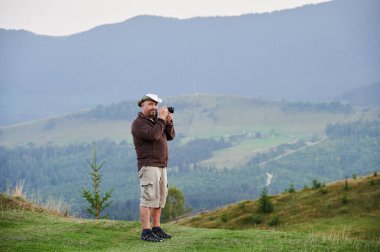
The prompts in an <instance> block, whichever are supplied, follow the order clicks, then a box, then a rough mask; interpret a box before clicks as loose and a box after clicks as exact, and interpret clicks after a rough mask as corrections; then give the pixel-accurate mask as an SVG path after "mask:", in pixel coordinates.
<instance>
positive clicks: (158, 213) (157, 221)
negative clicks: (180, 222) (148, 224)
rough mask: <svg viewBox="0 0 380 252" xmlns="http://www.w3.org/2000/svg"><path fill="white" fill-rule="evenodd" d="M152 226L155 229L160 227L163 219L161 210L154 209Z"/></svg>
mask: <svg viewBox="0 0 380 252" xmlns="http://www.w3.org/2000/svg"><path fill="white" fill-rule="evenodd" d="M151 212H152V221H153V223H152V226H153V227H159V226H160V219H161V208H160V207H159V208H152V210H151Z"/></svg>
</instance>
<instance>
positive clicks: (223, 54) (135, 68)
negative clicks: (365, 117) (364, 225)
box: [0, 0, 380, 125]
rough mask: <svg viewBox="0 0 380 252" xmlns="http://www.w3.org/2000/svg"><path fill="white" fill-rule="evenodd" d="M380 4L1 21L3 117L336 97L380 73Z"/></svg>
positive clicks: (360, 1) (349, 1) (362, 0)
mask: <svg viewBox="0 0 380 252" xmlns="http://www.w3.org/2000/svg"><path fill="white" fill-rule="evenodd" d="M379 14H380V2H379V1H378V0H335V1H331V2H326V3H321V4H317V5H306V6H303V7H299V8H295V9H290V10H283V11H276V12H272V13H264V14H248V15H242V16H234V17H207V18H192V19H183V20H181V19H175V18H164V17H158V16H138V17H135V18H132V19H128V20H126V21H124V22H121V23H117V24H108V25H102V26H99V27H96V28H94V29H91V30H89V31H86V32H82V33H79V34H74V35H70V36H62V37H52V36H41V35H36V34H33V33H31V32H28V31H22V30H17V31H16V30H4V29H0V55H1V57H0V124H1V125H7V124H12V123H17V122H23V121H27V120H31V119H36V118H41V117H46V116H49V115H54V114H57V113H65V112H70V111H78V110H81V109H87V108H91V107H93V106H95V105H97V104H109V103H113V102H118V101H121V100H137V99H138V98H139V97H141V96H142V95H143V94H144V93H150V92H156V93H159V94H161V95H163V96H176V95H181V94H191V93H223V94H235V95H243V96H248V97H253V98H263V99H274V100H281V99H285V100H309V101H324V100H331V99H334V98H336V97H339V96H341V95H343V94H344V93H345V92H349V91H350V90H352V89H356V88H361V87H365V86H368V85H372V84H373V83H377V82H379V80H380V71H379V69H380V43H379V42H380V32H379V31H380V30H379V29H378V24H379V23H380V15H379Z"/></svg>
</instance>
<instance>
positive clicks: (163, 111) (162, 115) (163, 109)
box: [158, 107, 169, 122]
mask: <svg viewBox="0 0 380 252" xmlns="http://www.w3.org/2000/svg"><path fill="white" fill-rule="evenodd" d="M168 114H169V111H168V109H167V107H161V108H160V111H159V112H158V118H160V119H162V120H164V122H166V117H167V116H168Z"/></svg>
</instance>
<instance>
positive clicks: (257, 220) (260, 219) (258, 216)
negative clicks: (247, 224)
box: [252, 214, 263, 225]
mask: <svg viewBox="0 0 380 252" xmlns="http://www.w3.org/2000/svg"><path fill="white" fill-rule="evenodd" d="M262 222H263V216H262V215H261V214H252V223H253V224H256V225H258V224H261V223H262Z"/></svg>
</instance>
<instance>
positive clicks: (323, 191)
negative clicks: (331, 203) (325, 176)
mask: <svg viewBox="0 0 380 252" xmlns="http://www.w3.org/2000/svg"><path fill="white" fill-rule="evenodd" d="M319 191H320V192H321V194H326V193H327V189H326V187H324V186H323V187H321V189H319Z"/></svg>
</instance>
